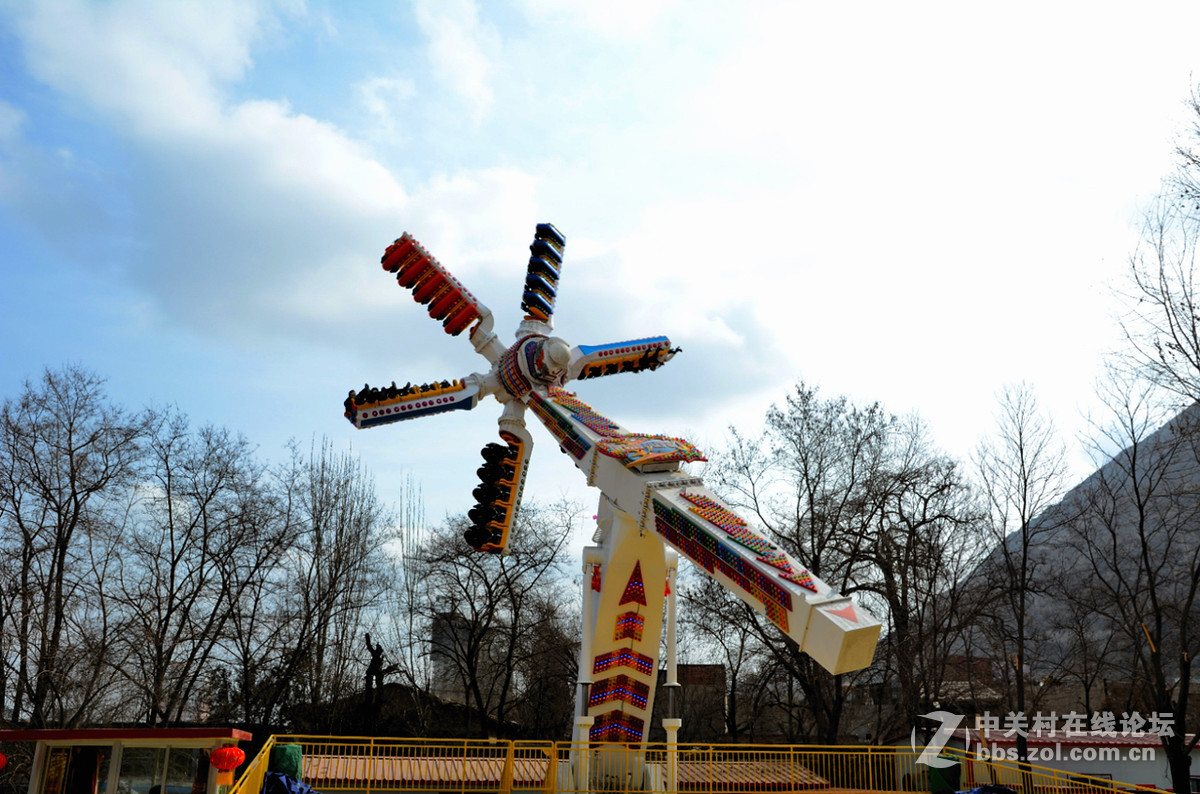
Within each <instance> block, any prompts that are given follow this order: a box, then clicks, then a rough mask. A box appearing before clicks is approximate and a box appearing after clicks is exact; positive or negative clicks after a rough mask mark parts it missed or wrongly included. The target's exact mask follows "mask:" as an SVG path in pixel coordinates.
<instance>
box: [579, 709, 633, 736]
mask: <svg viewBox="0 0 1200 794" xmlns="http://www.w3.org/2000/svg"><path fill="white" fill-rule="evenodd" d="M645 725H646V722H645V720H643V719H642V718H641V717H635V716H633V715H632V714H626V713H625V712H623V711H606V712H605V713H603V714H601V715H600V716H599V717H596V722H595V724H593V725H592V729H591V730H590V731H589V732H588V735H589V737H590V738H591V740H592V741H594V742H640V741H641V740H642V733H643V729H644V728H645Z"/></svg>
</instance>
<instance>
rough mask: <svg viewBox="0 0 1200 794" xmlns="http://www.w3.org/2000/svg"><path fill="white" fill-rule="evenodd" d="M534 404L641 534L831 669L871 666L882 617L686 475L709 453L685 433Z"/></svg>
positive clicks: (557, 394)
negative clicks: (657, 432) (647, 431)
mask: <svg viewBox="0 0 1200 794" xmlns="http://www.w3.org/2000/svg"><path fill="white" fill-rule="evenodd" d="M529 406H530V408H532V409H533V412H534V414H536V415H537V417H538V419H540V420H541V421H542V424H544V425H545V426H546V428H547V430H549V431H550V433H551V435H553V436H554V437H555V438H556V439H557V440H558V442H559V445H560V447H561V448H562V450H563V452H564V453H566V454H567V455H568V456H569V457H570V458H571V459H572V460H573V461H574V463H575V465H576V466H577V467H578V468H579V469H580V470H581V471H583V472H584V474H586V475H587V477H588V484H589V485H594V486H596V487H598V488H599V489H600V490H601V491H602V492H603V493H604V495H605V497H606V498H607V499H608V500H609V501H610V502H611V503H612V505H613V506H614V507H615V508H616V509H618V510H619V511H621V512H623V513H626V514H628V515H629V516H631V517H632V519H633V520H634V521H635V522H636V524H637V526H638V527H639V529H640V531H642V532H652V533H654V534H655V535H657V536H658V537H659V538H660V539H661V540H662V541H663V542H665V543H666V544H667V545H669V546H670V547H672V548H674V549H675V550H676V551H677V552H679V554H680V555H681V556H683V557H686V558H688V559H690V560H691V561H692V562H694V563H695V564H696V565H697V567H699V568H700V569H701V570H703V571H704V572H705V573H706V574H707V575H708V576H710V577H712V578H713V579H715V580H716V581H718V582H719V583H720V584H721V585H723V586H724V587H725V588H726V589H727V590H729V591H730V592H731V593H733V594H734V595H735V596H737V597H738V598H740V599H741V600H743V601H745V602H746V603H747V604H749V605H750V606H752V607H754V608H755V609H756V610H757V611H759V612H760V613H762V614H765V615H766V616H767V618H768V619H769V620H770V621H771V622H772V623H774V624H775V625H776V626H777V627H778V628H779V629H780V630H781V631H782V632H784V633H785V634H787V635H788V636H789V637H791V638H792V639H793V640H795V641H796V643H797V644H798V645H799V646H800V649H801V650H802V651H804V652H805V653H807V654H809V655H810V656H812V657H813V658H814V659H816V660H817V662H819V663H820V664H821V666H823V667H824V668H825V669H827V670H829V671H830V672H831V673H834V674H837V673H845V672H850V671H852V670H858V669H861V668H863V667H867V666H868V665H870V663H871V659H872V657H873V655H874V650H875V644H876V641H877V639H878V637H879V632H880V628H881V626H880V623H879V621H878V620H876V619H875V617H874V616H872V615H871V614H870V613H868V612H867V611H866V610H865V609H863V608H861V607H859V606H857V605H855V604H854V602H853V600H852V599H850V598H849V597H847V596H843V595H840V594H839V593H837V592H836V591H835V590H834V589H833V588H832V587H830V586H829V585H828V584H826V583H825V582H823V581H821V580H820V579H819V578H817V577H816V576H814V575H813V574H812V573H811V572H810V571H808V570H807V568H805V566H804V565H802V564H801V563H799V562H798V561H797V560H796V559H795V558H793V557H791V556H790V555H789V554H787V552H785V551H783V550H782V549H781V548H779V546H778V545H777V544H775V543H772V542H771V541H769V540H767V539H766V538H763V537H762V536H760V535H758V534H757V533H755V532H754V531H753V530H751V529H750V528H749V526H748V525H747V524H746V522H745V521H743V520H742V519H740V518H739V517H738V516H737V515H736V514H734V513H733V511H732V510H730V509H729V508H728V507H727V506H725V505H724V504H722V503H721V501H720V500H719V499H718V498H717V497H716V496H715V495H713V494H712V493H711V492H710V491H708V490H707V489H706V488H705V487H704V483H703V480H701V479H700V478H699V477H691V476H688V475H687V474H686V473H685V472H683V471H682V469H681V464H683V463H686V462H688V461H701V460H705V458H704V456H703V455H702V454H701V453H700V451H699V450H697V449H696V448H695V447H693V446H692V445H691V444H689V443H688V442H687V441H684V440H683V439H679V438H670V437H666V436H647V435H639V434H636V433H630V432H629V431H627V430H625V429H624V428H622V427H621V426H619V425H617V424H616V423H615V422H613V421H612V420H610V419H608V418H606V417H604V416H602V415H600V414H599V413H597V412H596V411H594V410H593V409H592V408H591V407H590V406H588V405H587V404H585V403H584V402H582V401H581V400H579V398H578V397H576V396H575V395H574V394H571V393H570V392H567V391H564V390H561V389H550V390H548V393H547V395H546V396H545V397H543V396H541V395H540V394H537V393H534V394H531V395H530V399H529ZM602 545H603V541H602Z"/></svg>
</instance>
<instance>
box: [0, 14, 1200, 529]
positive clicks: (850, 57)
mask: <svg viewBox="0 0 1200 794" xmlns="http://www.w3.org/2000/svg"><path fill="white" fill-rule="evenodd" d="M1198 29H1200V4H1196V3H1191V2H1176V3H1154V2H1148V3H1139V4H1138V5H1137V7H1136V9H1135V8H1134V6H1133V5H1131V4H1116V3H1108V4H1104V3H1101V4H1097V3H1083V2H1059V3H1047V2H1044V0H1043V1H1041V2H1036V3H1034V2H1030V3H1022V2H1013V3H1005V4H981V3H962V2H945V3H922V2H917V3H893V2H863V3H831V2H820V3H817V2H790V3H769V2H746V3H724V2H701V1H700V0H690V1H689V2H682V0H680V1H679V2H672V1H671V0H657V1H651V0H627V1H626V0H621V1H614V0H608V2H604V3H597V2H578V3H564V2H558V1H557V0H515V1H514V2H494V3H493V2H488V3H482V2H480V3H472V2H469V0H439V1H436V2H435V1H430V2H414V3H383V2H373V3H319V2H314V3H308V4H304V3H301V2H281V3H224V2H215V1H211V0H210V1H208V2H203V3H187V2H104V3H68V4H61V3H53V2H37V3H24V2H11V1H10V2H0V275H2V276H3V285H2V286H0V331H2V337H0V338H2V339H3V340H4V341H3V342H0V395H2V396H6V397H7V396H12V395H15V394H16V393H17V392H18V390H19V389H20V386H21V383H22V382H23V381H24V380H25V379H26V378H29V377H36V376H37V375H38V373H39V372H40V371H41V370H42V369H43V368H44V367H47V366H49V367H58V366H61V365H62V364H64V363H67V362H73V363H79V364H82V365H83V366H85V367H87V368H89V369H91V370H94V371H95V372H97V373H99V374H101V375H104V376H106V377H107V378H108V380H109V389H110V393H111V395H112V396H113V397H114V398H115V399H117V400H119V401H121V402H122V403H125V404H126V405H129V406H131V407H136V406H140V405H145V404H163V403H176V404H178V406H179V407H180V408H181V409H182V410H184V411H185V412H187V413H188V414H189V415H190V416H191V417H192V419H193V420H194V421H195V422H196V423H198V424H203V423H215V424H218V425H224V426H228V427H230V428H234V429H237V430H239V431H241V432H242V433H244V434H245V435H246V436H247V437H249V438H250V439H251V440H252V441H254V442H256V443H257V444H258V445H259V446H260V449H261V452H262V454H263V456H264V457H267V458H272V459H277V458H279V457H282V455H283V445H284V444H285V442H286V441H287V440H288V439H289V438H296V439H299V440H301V441H302V442H304V443H307V442H308V440H309V439H312V438H314V437H316V438H320V437H322V436H324V437H328V438H329V439H330V440H331V441H332V442H333V443H334V444H335V445H336V446H337V447H339V448H346V447H352V448H353V450H354V451H355V452H356V453H358V454H360V455H361V456H362V457H363V459H364V461H365V462H366V463H367V465H368V466H369V467H370V468H371V469H372V470H373V471H374V473H375V475H376V478H377V481H378V484H379V485H380V486H381V489H382V492H383V494H384V495H385V496H393V495H395V494H397V493H398V492H399V483H400V482H401V480H402V478H403V477H404V476H405V475H407V474H412V475H414V476H415V477H416V478H417V479H418V480H419V481H420V482H421V484H422V486H423V489H424V493H425V500H426V506H427V510H428V513H429V517H430V520H431V521H434V522H436V521H437V520H439V519H440V518H441V517H442V516H444V515H445V514H446V513H448V512H451V513H453V512H461V511H465V510H466V509H467V508H468V507H469V506H470V501H471V499H470V490H471V488H473V487H474V484H475V475H474V469H475V468H476V466H477V465H478V461H479V458H478V450H479V448H480V447H481V446H482V445H483V444H484V443H485V442H487V441H490V440H493V439H494V437H495V433H496V427H495V419H496V417H497V416H498V413H499V410H498V406H496V405H495V404H494V403H489V404H487V405H484V406H481V408H480V409H478V410H476V411H475V412H473V413H471V414H454V415H449V416H443V417H434V418H430V419H427V420H425V421H424V422H420V423H416V422H414V423H411V424H408V423H406V424H404V425H393V426H391V427H388V428H382V429H377V430H372V431H366V432H359V431H354V430H353V429H352V428H351V427H350V425H349V424H348V423H346V422H345V420H344V419H343V418H342V416H341V413H342V406H341V402H342V400H343V398H344V397H345V395H346V392H347V390H348V389H350V388H352V387H360V386H361V385H362V384H363V383H364V382H365V381H369V382H371V383H372V384H376V383H387V382H390V381H391V380H393V379H395V380H396V381H397V382H399V383H404V382H406V381H413V382H425V381H430V380H441V379H443V378H452V377H461V376H462V375H465V374H467V373H468V372H473V371H478V370H480V369H481V367H482V365H484V363H485V362H484V361H483V359H482V358H479V357H478V356H476V355H475V354H474V352H473V351H472V350H471V348H470V346H469V344H468V343H467V342H466V340H465V338H457V339H456V338H451V337H448V336H446V335H445V334H443V333H442V332H441V331H440V329H439V327H438V326H437V325H436V324H434V323H433V322H432V321H430V320H429V319H428V317H426V316H425V313H424V312H423V311H422V310H421V309H420V308H419V307H418V306H417V305H416V304H414V303H413V302H412V300H411V297H410V295H409V293H407V292H406V291H404V290H402V289H400V288H398V287H397V286H396V285H395V283H394V281H393V280H392V279H390V278H389V277H387V276H386V275H385V274H384V273H383V272H382V271H381V270H380V268H379V265H378V259H379V256H380V254H381V253H382V251H383V249H384V248H385V247H386V245H387V244H388V243H390V242H391V241H392V239H394V238H395V237H397V236H399V235H400V233H401V232H403V231H406V230H407V231H409V232H411V233H412V234H414V235H415V236H416V237H417V238H418V239H419V240H420V241H421V242H422V243H424V244H425V245H426V247H427V248H429V249H430V250H431V251H432V252H433V253H434V255H435V256H437V257H438V259H439V260H440V261H441V262H442V263H443V264H445V265H446V266H447V267H448V268H449V269H450V270H451V271H452V272H453V273H454V274H455V275H456V276H458V277H459V278H460V279H461V280H462V281H463V282H464V283H465V284H466V285H467V286H468V288H469V289H470V290H471V291H472V292H473V293H474V294H475V295H476V296H478V297H479V298H480V299H481V300H483V301H484V302H485V303H486V304H487V305H488V306H490V307H491V309H492V310H493V312H494V313H495V315H496V319H497V328H498V329H500V330H504V331H505V333H506V334H507V333H508V329H515V326H516V323H517V321H518V319H519V309H518V305H519V302H520V294H521V290H522V281H523V276H524V267H525V261H526V259H527V258H528V249H527V246H528V245H529V241H530V240H531V238H532V235H533V230H534V226H535V224H536V223H538V222H539V221H549V222H552V223H554V224H555V225H556V226H558V228H559V229H560V230H562V231H563V233H564V234H565V235H566V236H567V240H568V242H567V250H566V264H565V266H564V271H563V276H562V279H561V281H560V285H559V286H560V292H559V301H558V311H557V314H556V326H557V328H556V330H557V332H558V333H559V334H560V335H562V336H563V337H564V338H566V339H567V340H568V341H569V342H571V343H572V344H580V343H583V344H598V343H603V342H608V341H616V340H620V339H628V338H636V337H640V336H649V335H657V334H665V335H667V336H669V337H670V338H671V339H672V341H673V342H674V343H676V344H678V345H680V346H682V348H683V353H682V354H680V355H679V356H678V357H676V359H675V360H674V361H672V362H671V364H670V365H669V366H668V367H667V368H665V369H664V370H660V371H659V372H657V373H653V374H643V375H638V376H626V377H624V378H619V377H618V378H610V379H607V380H602V381H587V382H584V383H580V384H578V388H577V391H578V393H579V394H580V396H581V397H582V398H583V399H584V400H585V401H587V402H589V403H590V404H592V405H593V406H594V407H596V408H597V409H598V410H600V411H601V412H605V413H608V414H609V415H611V416H612V417H613V418H614V419H616V420H618V421H620V422H621V423H622V424H624V425H625V426H626V427H629V428H630V429H633V430H637V431H640V432H661V433H670V434H672V435H684V436H687V437H689V438H691V439H692V440H694V441H696V442H697V443H698V444H699V445H700V446H701V447H702V448H704V447H709V448H715V447H719V446H720V445H721V444H722V443H723V442H724V440H725V428H727V427H728V426H729V425H731V424H732V425H735V426H737V427H738V428H739V429H742V430H744V431H746V432H753V431H754V430H755V429H756V428H757V427H758V426H759V425H760V423H761V419H762V416H763V412H764V410H765V409H766V408H767V406H769V405H770V404H771V403H773V402H780V401H782V400H783V398H784V396H785V394H786V393H787V390H788V389H789V387H790V386H791V385H792V384H794V383H795V382H796V381H797V380H798V379H801V378H803V379H805V380H806V381H807V382H809V383H811V384H815V385H817V386H819V387H820V389H821V390H822V392H823V393H824V394H826V395H835V394H848V395H851V396H852V397H854V398H855V399H856V400H860V401H868V400H880V401H882V402H883V404H884V405H885V406H886V407H888V408H889V409H891V410H893V411H895V412H899V413H905V412H909V411H914V410H915V411H918V412H920V413H921V414H922V415H923V416H924V417H925V418H926V419H927V420H928V422H929V424H930V426H931V428H932V431H933V435H934V437H935V439H936V440H937V441H938V443H940V444H941V445H942V446H943V447H944V448H945V449H946V450H947V451H948V452H950V453H952V454H955V455H959V456H966V455H967V454H968V453H969V452H970V450H971V449H973V448H974V446H975V445H976V443H977V442H978V440H979V438H980V437H981V436H982V435H983V434H985V433H986V432H988V430H989V429H990V428H991V426H992V424H993V414H994V408H995V394H996V392H997V390H998V389H999V388H1000V387H1002V386H1003V385H1005V384H1010V383H1015V382H1018V381H1028V382H1030V383H1032V384H1033V385H1034V387H1035V388H1036V390H1037V392H1038V394H1039V395H1040V397H1041V400H1042V402H1043V403H1044V405H1045V406H1046V407H1047V408H1049V409H1050V410H1051V411H1052V412H1053V414H1054V417H1055V419H1056V421H1057V422H1058V424H1059V426H1060V428H1061V429H1062V430H1063V431H1064V433H1065V434H1066V435H1067V437H1068V440H1070V439H1071V436H1072V434H1074V433H1076V432H1078V430H1079V429H1080V428H1081V426H1082V423H1081V421H1080V419H1079V414H1080V411H1081V410H1086V408H1087V407H1088V405H1089V403H1090V401H1091V396H1090V395H1091V393H1092V383H1093V381H1094V379H1095V378H1096V376H1097V374H1098V372H1099V366H1100V359H1101V355H1102V354H1103V352H1104V351H1105V350H1107V349H1110V348H1111V347H1112V346H1113V345H1114V344H1116V334H1115V330H1114V324H1113V314H1114V312H1115V309H1116V307H1115V304H1114V301H1113V299H1112V298H1111V297H1110V295H1109V289H1110V286H1111V284H1112V282H1113V279H1114V278H1116V277H1117V276H1119V274H1120V273H1121V271H1122V267H1123V264H1124V262H1125V261H1126V258H1127V256H1128V255H1129V253H1130V251H1131V250H1132V247H1133V244H1134V241H1135V239H1136V225H1137V220H1138V216H1139V212H1140V208H1141V207H1142V206H1143V205H1144V203H1145V202H1146V201H1147V199H1148V198H1150V197H1151V196H1152V195H1153V194H1154V193H1155V191H1156V190H1157V189H1158V186H1159V181H1160V179H1161V178H1162V176H1163V175H1164V174H1166V173H1167V172H1168V170H1169V169H1170V167H1171V165H1172V149H1173V146H1174V144H1175V142H1176V140H1177V139H1178V138H1179V136H1180V135H1181V134H1183V132H1184V131H1185V130H1186V126H1187V124H1188V123H1189V122H1188V118H1187V115H1186V112H1185V103H1186V101H1187V98H1188V96H1189V92H1190V91H1191V89H1192V87H1193V85H1194V84H1195V83H1196V82H1197V81H1198V80H1200V50H1198V49H1197V48H1196V47H1195V41H1194V36H1195V31H1196V30H1198ZM534 436H535V442H538V444H539V445H538V446H537V447H536V448H535V452H534V468H533V470H532V473H531V480H530V483H529V489H530V491H529V494H530V495H532V496H533V497H535V498H542V499H553V498H555V497H557V496H559V495H562V494H567V495H574V496H579V497H580V498H583V499H585V500H586V501H587V502H588V503H589V504H592V503H593V500H594V494H588V493H587V490H586V489H585V488H584V487H583V486H582V483H581V479H582V478H581V477H579V476H577V475H576V474H575V472H574V469H573V468H571V467H570V466H569V465H568V464H567V462H566V460H565V458H564V457H563V456H562V455H560V454H559V453H558V452H557V450H556V449H555V448H554V446H553V445H552V444H551V443H550V441H549V437H548V436H547V435H546V434H545V433H544V432H543V431H541V430H540V429H535V430H534Z"/></svg>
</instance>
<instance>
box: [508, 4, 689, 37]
mask: <svg viewBox="0 0 1200 794" xmlns="http://www.w3.org/2000/svg"><path fill="white" fill-rule="evenodd" d="M521 5H522V6H523V8H524V10H525V13H526V15H528V16H529V17H531V18H533V19H535V20H537V21H539V22H541V23H544V22H546V21H548V20H552V21H564V22H567V23H569V24H572V25H575V26H578V27H582V28H584V29H587V30H591V31H595V32H597V33H599V34H601V35H603V36H607V37H610V38H630V37H640V36H644V35H647V34H649V33H651V32H652V31H654V29H655V27H656V26H657V25H658V24H659V23H660V21H661V20H662V19H663V18H664V17H666V16H668V15H669V13H670V12H673V11H675V10H677V9H679V8H680V7H681V6H684V5H685V4H682V3H680V0H608V2H605V3H592V2H576V3H564V2H562V0H523V2H522V3H521Z"/></svg>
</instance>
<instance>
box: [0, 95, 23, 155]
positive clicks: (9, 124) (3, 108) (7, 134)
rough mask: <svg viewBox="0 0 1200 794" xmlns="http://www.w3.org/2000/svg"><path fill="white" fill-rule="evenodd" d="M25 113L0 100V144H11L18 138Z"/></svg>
mask: <svg viewBox="0 0 1200 794" xmlns="http://www.w3.org/2000/svg"><path fill="white" fill-rule="evenodd" d="M24 123H25V111H23V110H21V109H20V108H17V107H13V106H12V105H10V104H8V103H7V102H5V101H4V100H3V99H0V144H12V143H14V142H16V141H17V140H18V139H19V138H20V132H21V126H22V125H23V124H24Z"/></svg>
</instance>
